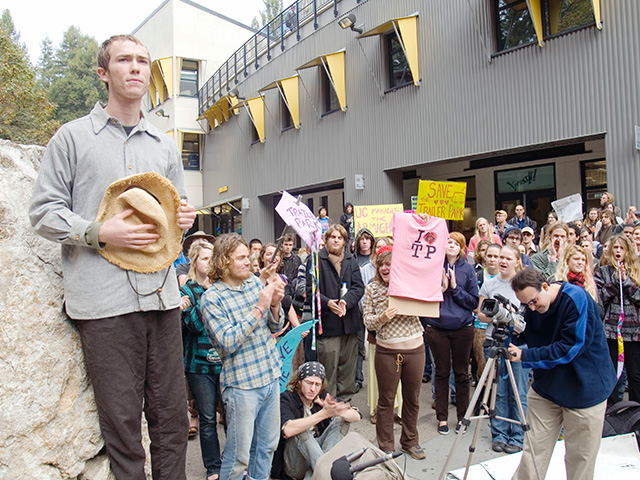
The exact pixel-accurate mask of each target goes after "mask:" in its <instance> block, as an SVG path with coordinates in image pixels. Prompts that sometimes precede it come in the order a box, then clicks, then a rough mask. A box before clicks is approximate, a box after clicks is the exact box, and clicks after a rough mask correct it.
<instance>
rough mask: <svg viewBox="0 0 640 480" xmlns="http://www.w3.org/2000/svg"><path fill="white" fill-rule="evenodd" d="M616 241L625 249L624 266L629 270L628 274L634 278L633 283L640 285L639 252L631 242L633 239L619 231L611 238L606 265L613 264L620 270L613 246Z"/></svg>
mask: <svg viewBox="0 0 640 480" xmlns="http://www.w3.org/2000/svg"><path fill="white" fill-rule="evenodd" d="M616 243H619V244H621V245H622V246H623V247H624V249H625V252H624V259H623V262H622V263H624V267H625V269H626V270H627V274H628V275H629V277H631V280H633V283H635V284H636V285H640V260H638V254H637V253H636V247H635V246H634V245H633V244H632V243H631V240H629V239H628V238H627V236H626V235H624V234H622V233H619V234H617V235H614V236H613V237H611V238H610V239H609V249H608V250H607V253H606V256H605V259H604V265H611V266H612V267H613V268H615V269H616V270H618V260H616V258H615V255H614V251H613V247H614V246H615V244H616Z"/></svg>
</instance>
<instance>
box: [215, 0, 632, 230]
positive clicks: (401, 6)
mask: <svg viewBox="0 0 640 480" xmlns="http://www.w3.org/2000/svg"><path fill="white" fill-rule="evenodd" d="M490 3H491V2H488V1H485V0H470V1H469V2H467V1H466V0H456V1H446V2H433V1H430V2H425V1H418V0H394V1H393V2H390V1H386V0H369V1H363V2H361V3H360V4H359V5H358V4H356V2H355V0H343V1H342V2H340V3H339V9H340V15H343V14H344V13H346V12H347V11H348V10H349V9H353V12H354V13H355V14H356V15H357V18H358V22H357V23H358V24H359V23H361V22H364V23H365V28H366V29H370V28H373V27H375V26H376V25H379V24H381V23H383V22H385V21H387V20H389V19H390V18H394V17H401V16H406V15H409V14H411V13H413V12H416V11H418V12H419V14H420V16H419V19H418V42H419V54H420V71H421V76H422V84H421V86H420V87H414V86H409V87H405V88H402V89H399V90H397V91H394V92H391V93H388V94H386V95H384V96H381V95H380V93H379V90H378V88H377V87H376V85H375V82H374V81H373V79H372V78H371V73H370V68H372V69H373V71H374V72H375V76H376V78H377V79H378V81H379V82H382V84H383V85H382V88H383V89H384V88H386V87H385V85H384V84H385V82H386V70H385V69H386V66H385V60H384V58H383V57H384V55H383V52H384V48H383V46H382V41H381V40H380V39H379V38H365V39H362V40H360V42H361V45H362V47H363V49H364V51H365V52H366V56H367V58H368V60H369V62H370V64H368V63H367V61H366V59H365V57H364V55H363V53H362V50H361V49H360V48H359V46H358V44H357V42H358V40H357V39H356V38H355V37H356V35H355V34H354V33H353V32H351V31H348V30H342V29H340V28H339V26H338V25H337V21H336V20H334V19H333V13H332V11H329V12H325V13H324V14H323V19H322V21H321V22H320V23H321V25H325V26H323V27H322V28H320V29H319V30H318V31H317V32H316V33H314V34H313V35H310V36H308V37H306V38H303V40H301V41H300V42H298V43H297V44H296V45H295V46H293V47H290V48H289V49H288V50H286V51H285V52H284V53H282V54H280V55H279V56H277V57H275V58H273V59H272V60H271V61H270V62H268V63H266V64H264V65H263V66H261V68H260V69H259V70H258V71H257V72H256V73H254V74H252V75H251V76H249V77H248V78H247V79H246V80H245V81H244V82H242V83H241V84H240V85H239V86H238V89H239V90H240V92H241V95H243V96H245V97H251V96H254V95H255V94H256V93H257V89H258V88H261V87H263V86H265V85H267V84H268V83H270V82H271V81H273V80H276V79H280V78H284V77H286V76H289V75H291V74H293V73H295V68H296V67H298V66H300V65H302V64H303V63H305V62H307V61H309V60H311V59H313V58H314V57H317V56H318V55H322V54H326V53H331V52H334V51H337V50H340V49H342V48H346V81H347V104H348V111H347V112H346V113H342V112H336V113H332V114H330V115H327V116H326V117H324V118H322V119H318V118H317V116H316V113H315V112H314V110H313V108H312V106H311V103H310V100H309V98H308V97H307V94H306V92H305V90H304V88H303V87H302V85H301V88H300V105H301V107H300V110H301V112H300V113H301V122H302V128H301V129H300V130H299V131H295V130H290V131H286V132H283V133H280V127H279V126H277V125H274V123H273V121H272V119H271V117H270V115H269V113H266V115H265V117H266V120H265V121H266V136H267V142H266V144H264V145H260V144H257V145H253V146H251V147H249V146H248V144H249V132H250V120H249V119H248V117H247V115H246V113H245V112H242V113H241V114H240V115H239V116H238V117H236V118H235V119H232V121H231V122H227V123H226V124H224V125H223V126H222V127H220V128H219V129H216V131H215V132H213V133H211V134H210V135H208V136H207V140H206V149H205V160H204V185H205V193H204V196H205V204H206V203H215V202H217V201H220V200H222V199H224V197H223V196H221V195H218V193H217V189H218V187H219V186H221V185H229V192H228V193H227V194H225V195H228V196H229V198H231V197H237V196H239V195H242V196H244V197H249V198H250V199H251V201H252V206H251V209H250V210H249V211H247V212H245V215H244V218H243V222H244V225H243V229H244V231H245V232H247V234H252V233H254V232H255V233H260V232H269V231H270V225H271V222H272V220H271V218H272V217H271V215H272V212H271V207H272V206H271V205H270V202H266V203H264V204H263V203H260V202H258V200H257V197H259V196H260V195H266V194H271V193H273V192H277V191H279V190H282V189H292V188H298V187H303V186H311V185H314V184H318V183H323V182H328V181H331V180H339V179H342V178H344V179H345V198H346V199H347V200H349V201H352V202H353V203H355V204H357V203H361V204H367V203H387V202H395V201H400V200H401V191H400V189H399V186H398V185H399V183H398V182H397V181H394V180H393V179H392V178H390V177H389V176H388V175H387V174H385V173H383V171H384V170H389V169H393V168H399V167H404V166H410V165H420V164H424V163H428V162H436V161H441V160H446V159H454V158H461V157H467V156H472V155H482V154H487V153H489V152H496V151H501V150H507V149H514V148H522V147H526V146H527V145H537V144H544V143H548V142H556V141H562V140H565V139H572V138H577V137H582V136H587V135H593V134H598V133H606V153H607V165H608V175H609V176H608V182H609V189H610V190H612V191H613V192H614V194H615V195H616V197H617V198H618V199H619V202H620V204H621V205H622V206H623V207H624V206H626V205H627V204H629V203H635V202H637V201H638V200H640V199H638V198H637V197H638V186H637V180H636V179H637V178H638V177H639V173H640V168H639V166H638V163H639V160H640V158H639V157H640V155H639V154H638V151H636V150H635V148H634V128H633V127H634V124H640V114H639V104H638V100H639V99H638V88H639V86H640V82H639V75H640V74H639V72H640V60H639V59H638V58H639V56H640V55H639V54H640V51H639V50H640V47H639V46H640V29H639V28H638V20H640V2H638V1H636V0H616V1H612V0H609V1H603V2H602V9H603V12H602V13H603V20H604V29H603V30H602V31H598V30H596V29H595V27H592V28H586V29H582V30H579V31H576V32H573V33H571V34H567V35H563V36H560V37H557V38H554V39H550V40H547V41H546V45H545V47H544V48H540V47H538V46H537V45H532V46H527V47H524V48H520V49H517V50H514V51H512V52H510V53H505V54H502V55H498V56H495V57H493V58H492V59H490V57H489V55H488V53H489V52H491V51H493V48H494V47H493V45H494V43H495V41H494V39H493V36H494V33H493V25H492V22H493V21H492V18H491V11H490V7H489V4H490ZM469 4H471V6H472V8H469ZM327 19H329V20H331V22H330V23H328V24H327V21H329V20H327ZM306 28H311V26H310V25H308V26H307V27H306ZM305 35H306V34H305ZM292 41H293V39H291V40H289V42H292ZM300 75H301V77H302V78H303V81H304V83H305V85H306V87H307V89H308V90H309V92H310V93H311V95H312V96H313V97H314V100H313V101H314V105H315V106H316V109H317V108H319V105H320V103H321V100H320V96H319V92H320V78H321V76H320V72H318V69H309V70H303V71H301V72H300ZM265 100H266V105H267V107H268V108H269V110H270V112H271V114H272V115H273V116H274V117H275V120H276V122H278V123H279V122H280V113H279V108H280V107H279V101H280V100H279V98H278V95H277V92H276V91H270V92H266V95H265ZM236 122H237V123H238V125H240V126H241V128H242V130H243V131H244V135H243V134H241V132H240V130H239V129H238V126H237V125H234V124H235V123H236ZM356 173H362V174H364V175H365V179H366V188H365V190H364V191H356V190H355V189H354V180H353V178H354V174H356ZM558 181H559V182H560V181H561V179H558ZM254 206H257V207H258V208H254Z"/></svg>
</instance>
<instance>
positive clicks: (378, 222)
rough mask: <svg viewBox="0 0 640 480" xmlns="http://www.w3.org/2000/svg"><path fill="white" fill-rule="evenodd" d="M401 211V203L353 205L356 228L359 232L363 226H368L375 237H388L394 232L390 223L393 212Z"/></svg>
mask: <svg viewBox="0 0 640 480" xmlns="http://www.w3.org/2000/svg"><path fill="white" fill-rule="evenodd" d="M401 211H402V204H401V203H394V204H389V205H360V206H359V207H353V221H354V229H355V231H356V232H358V230H360V229H361V228H366V229H368V230H370V231H371V233H372V234H373V236H374V237H386V236H387V235H391V234H392V232H391V229H390V228H389V223H391V219H392V218H393V214H394V213H396V212H401Z"/></svg>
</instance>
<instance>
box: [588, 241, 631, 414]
mask: <svg viewBox="0 0 640 480" xmlns="http://www.w3.org/2000/svg"><path fill="white" fill-rule="evenodd" d="M609 241H610V244H609V249H608V250H607V252H606V253H604V254H603V264H602V265H601V266H599V267H598V268H596V271H595V272H594V278H595V282H596V288H597V290H598V297H599V302H598V303H599V305H600V312H604V315H603V320H604V333H605V335H606V337H607V344H608V345H609V352H610V354H611V360H612V361H613V364H614V367H615V366H617V363H618V340H617V338H618V321H619V320H620V315H621V313H624V319H623V322H622V328H621V332H620V333H621V335H622V341H623V342H624V366H625V368H626V369H627V381H628V384H629V400H631V401H634V402H640V261H639V260H638V254H637V253H636V251H635V247H634V245H633V244H632V243H631V240H629V239H628V238H627V237H626V236H625V235H614V236H613V237H611V239H610V240H609ZM620 286H622V292H620ZM621 297H622V298H621ZM621 301H622V304H621ZM617 397H618V388H617V387H616V388H614V390H613V393H612V394H611V396H610V397H609V401H610V402H615V401H617Z"/></svg>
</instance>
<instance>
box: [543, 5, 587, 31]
mask: <svg viewBox="0 0 640 480" xmlns="http://www.w3.org/2000/svg"><path fill="white" fill-rule="evenodd" d="M545 4H546V7H547V8H546V9H544V19H545V21H544V23H545V26H546V28H545V36H547V35H556V34H558V33H562V32H566V31H569V30H573V29H576V28H580V27H584V26H586V25H592V24H593V23H594V16H593V4H592V2H591V0H548V1H547V2H545Z"/></svg>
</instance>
